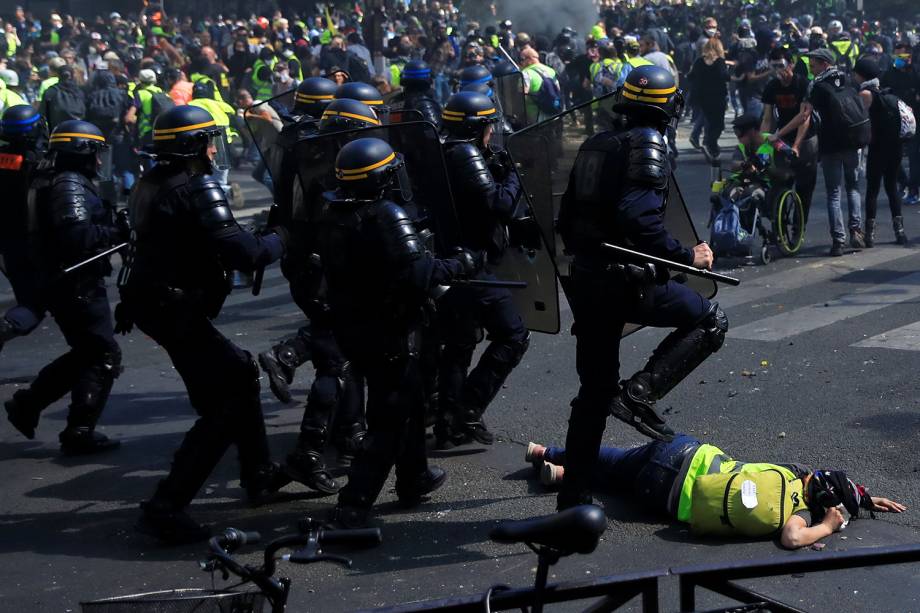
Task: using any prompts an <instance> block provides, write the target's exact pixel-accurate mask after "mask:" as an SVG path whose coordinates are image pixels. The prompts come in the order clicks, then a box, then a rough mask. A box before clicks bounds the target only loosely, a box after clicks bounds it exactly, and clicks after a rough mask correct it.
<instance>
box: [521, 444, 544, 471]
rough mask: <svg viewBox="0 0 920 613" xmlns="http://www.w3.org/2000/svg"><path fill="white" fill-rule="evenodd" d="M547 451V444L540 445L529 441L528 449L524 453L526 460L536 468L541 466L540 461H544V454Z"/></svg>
mask: <svg viewBox="0 0 920 613" xmlns="http://www.w3.org/2000/svg"><path fill="white" fill-rule="evenodd" d="M545 452H546V447H545V446H543V445H538V444H536V443H534V442H530V443H527V451H526V452H525V453H524V461H525V462H530V463H531V464H533V467H534V468H539V467H540V463H541V462H543V454H544V453H545Z"/></svg>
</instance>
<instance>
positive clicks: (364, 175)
mask: <svg viewBox="0 0 920 613" xmlns="http://www.w3.org/2000/svg"><path fill="white" fill-rule="evenodd" d="M402 167H403V160H402V157H401V156H399V155H397V154H396V152H394V151H393V148H392V147H390V145H389V144H388V143H387V142H386V141H384V140H381V139H379V138H359V139H357V140H353V141H351V142H350V143H347V144H346V145H345V146H343V147H342V149H341V150H340V151H339V154H338V155H337V156H336V158H335V178H336V179H337V180H338V182H339V186H340V187H341V188H342V191H344V192H345V193H346V194H348V195H349V196H352V197H355V198H360V199H366V200H369V199H373V198H377V197H379V196H380V194H381V192H383V190H384V189H386V187H387V186H388V185H390V183H392V182H393V179H394V178H395V177H396V175H397V173H398V172H399V170H400V169H402Z"/></svg>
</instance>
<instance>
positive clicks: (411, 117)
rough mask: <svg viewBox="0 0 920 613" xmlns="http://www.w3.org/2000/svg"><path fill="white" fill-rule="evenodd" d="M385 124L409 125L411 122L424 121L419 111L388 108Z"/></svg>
mask: <svg viewBox="0 0 920 613" xmlns="http://www.w3.org/2000/svg"><path fill="white" fill-rule="evenodd" d="M387 119H388V121H387V123H410V122H413V121H425V118H424V117H423V116H422V112H421V111H416V110H415V109H394V108H393V107H390V113H389V117H388V118H387Z"/></svg>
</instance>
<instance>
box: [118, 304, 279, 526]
mask: <svg viewBox="0 0 920 613" xmlns="http://www.w3.org/2000/svg"><path fill="white" fill-rule="evenodd" d="M131 309H132V314H133V315H134V319H135V322H136V323H137V326H138V328H140V329H141V331H143V332H144V333H145V334H147V335H148V336H150V338H152V339H153V340H154V341H156V342H157V343H158V344H159V345H160V346H161V347H163V349H165V350H166V352H167V353H168V354H169V357H170V359H172V362H173V366H175V368H176V372H178V373H179V375H180V376H181V377H182V380H183V382H184V383H185V387H186V389H187V390H188V395H189V400H190V401H191V403H192V406H193V407H194V409H195V412H196V413H198V415H199V417H198V420H197V421H196V422H195V425H194V426H192V429H191V430H189V431H188V433H187V434H186V435H185V439H184V440H183V441H182V445H181V446H180V447H179V449H178V450H177V451H176V454H175V457H174V458H173V464H172V470H171V471H170V473H169V475H168V476H167V477H166V478H165V479H164V480H163V481H161V482H160V486H159V488H158V489H157V492H156V494H155V495H154V497H155V498H159V499H162V500H166V501H168V502H170V503H171V504H173V505H174V506H175V507H176V508H178V509H181V508H183V507H185V506H187V505H188V504H189V503H190V502H191V501H192V499H193V498H194V497H195V494H196V493H197V492H198V490H199V489H201V486H202V485H204V483H205V481H206V480H207V478H208V476H209V475H210V474H211V472H212V471H213V470H214V468H215V467H216V466H217V463H218V462H219V461H220V459H221V457H223V455H224V453H225V452H226V451H227V448H228V447H229V446H230V445H231V444H233V445H236V447H237V450H238V452H239V460H240V475H241V479H242V480H243V481H245V480H246V479H247V477H249V476H252V475H254V474H255V473H256V472H258V471H259V470H260V469H263V468H264V467H265V466H266V465H267V464H268V463H269V462H270V456H269V450H268V439H267V437H266V433H265V421H264V419H263V416H262V406H261V401H260V398H259V369H258V366H256V364H255V362H254V361H253V359H252V355H251V354H250V353H249V352H248V351H244V350H243V349H240V348H239V347H237V346H236V345H234V344H233V343H232V342H231V341H230V340H229V339H227V338H226V337H225V336H224V335H223V334H221V333H220V331H219V330H217V328H215V327H214V325H213V324H212V323H211V321H210V320H209V319H208V318H207V317H206V316H205V315H204V314H201V313H194V312H189V311H191V310H193V309H188V308H187V307H185V306H183V305H182V304H181V303H175V304H168V303H164V302H160V303H158V304H152V305H151V304H148V305H147V306H145V305H144V304H132V306H131Z"/></svg>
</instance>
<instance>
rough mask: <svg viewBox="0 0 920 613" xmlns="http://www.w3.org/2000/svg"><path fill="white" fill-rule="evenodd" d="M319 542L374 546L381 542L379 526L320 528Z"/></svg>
mask: <svg viewBox="0 0 920 613" xmlns="http://www.w3.org/2000/svg"><path fill="white" fill-rule="evenodd" d="M319 541H320V544H324V545H351V546H353V547H376V546H377V545H379V544H380V543H382V542H383V535H382V534H381V533H380V528H356V529H353V530H321V531H320V533H319Z"/></svg>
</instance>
